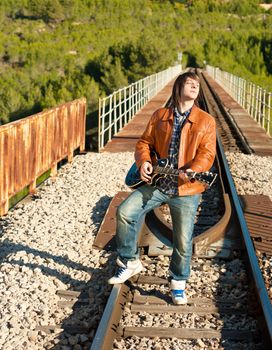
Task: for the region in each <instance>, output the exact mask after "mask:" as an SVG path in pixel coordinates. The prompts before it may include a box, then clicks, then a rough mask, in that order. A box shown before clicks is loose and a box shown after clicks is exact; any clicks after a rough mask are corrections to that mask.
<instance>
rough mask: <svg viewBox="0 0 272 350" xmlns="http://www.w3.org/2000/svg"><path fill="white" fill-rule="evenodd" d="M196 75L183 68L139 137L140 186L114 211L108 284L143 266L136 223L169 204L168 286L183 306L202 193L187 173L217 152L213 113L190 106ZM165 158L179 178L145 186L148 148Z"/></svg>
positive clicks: (148, 171) (149, 163)
mask: <svg viewBox="0 0 272 350" xmlns="http://www.w3.org/2000/svg"><path fill="white" fill-rule="evenodd" d="M199 88H200V87H199V78H198V76H197V75H196V74H194V73H192V72H186V73H183V74H181V75H179V76H178V78H177V79H176V81H175V83H174V86H173V91H172V97H171V103H170V107H169V108H160V109H158V110H157V111H156V112H155V113H154V114H153V115H152V117H151V119H150V121H149V123H148V125H147V127H146V130H145V131H144V133H143V135H142V137H141V138H140V139H139V140H138V142H137V144H136V150H135V160H136V164H137V167H138V169H139V170H140V174H141V179H142V180H143V181H145V182H147V184H145V185H143V186H141V187H139V188H138V189H137V190H135V191H134V192H132V193H131V195H130V196H129V197H128V198H127V199H126V200H125V201H124V202H123V203H122V204H121V205H120V206H119V208H118V210H117V232H116V242H117V252H118V255H119V256H118V258H117V265H118V269H117V272H116V274H115V275H114V276H113V277H112V278H110V279H109V283H110V284H115V283H123V282H124V281H126V280H127V279H129V278H130V277H131V276H134V275H135V274H137V273H139V272H140V271H142V270H143V266H142V263H141V261H140V259H139V249H138V246H137V238H138V224H139V222H141V218H142V217H143V215H145V214H146V213H147V212H148V211H150V210H151V209H153V208H156V207H159V206H160V205H161V204H162V203H166V204H168V206H169V208H170V214H171V217H172V224H173V253H172V257H171V262H170V266H169V274H170V278H171V280H170V288H171V295H172V299H173V302H174V303H175V304H186V303H187V297H186V293H185V286H186V280H187V279H188V278H189V275H190V261H191V256H192V234H193V226H194V218H195V214H196V211H197V208H198V204H199V200H200V196H201V193H202V192H203V191H204V190H205V187H204V185H203V184H201V183H200V182H198V181H195V182H190V181H189V178H188V176H187V175H186V173H188V172H191V171H194V172H203V171H208V170H209V169H210V168H211V166H212V164H213V161H214V157H215V153H216V127H215V121H214V119H213V117H212V116H210V115H209V114H208V113H206V112H204V111H202V110H201V109H200V108H198V107H197V106H196V105H195V100H196V98H197V96H198V93H199ZM153 151H155V152H156V154H157V155H158V157H159V158H168V160H169V164H170V165H171V167H172V168H175V169H180V170H181V173H180V175H179V176H178V177H174V176H172V177H171V176H166V177H164V178H162V179H160V180H159V181H158V182H157V183H156V186H150V184H148V182H149V181H150V179H151V174H152V170H153V166H152V159H151V152H153Z"/></svg>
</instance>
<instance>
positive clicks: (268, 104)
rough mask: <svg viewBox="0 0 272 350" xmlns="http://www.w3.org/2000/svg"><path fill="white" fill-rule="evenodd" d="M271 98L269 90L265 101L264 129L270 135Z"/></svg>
mask: <svg viewBox="0 0 272 350" xmlns="http://www.w3.org/2000/svg"><path fill="white" fill-rule="evenodd" d="M271 99H272V94H271V92H269V94H268V103H267V128H266V131H267V132H268V134H269V135H270V134H271V132H270V126H271V114H272V113H271Z"/></svg>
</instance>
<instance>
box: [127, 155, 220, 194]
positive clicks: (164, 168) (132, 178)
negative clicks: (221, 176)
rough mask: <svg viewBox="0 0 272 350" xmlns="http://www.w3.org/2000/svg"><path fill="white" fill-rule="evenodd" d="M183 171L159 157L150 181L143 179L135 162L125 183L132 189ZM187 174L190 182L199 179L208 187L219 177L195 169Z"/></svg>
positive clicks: (177, 174)
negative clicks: (172, 166)
mask: <svg viewBox="0 0 272 350" xmlns="http://www.w3.org/2000/svg"><path fill="white" fill-rule="evenodd" d="M182 172H183V171H182V170H179V169H173V168H171V167H170V166H169V160H168V159H167V158H163V159H158V160H157V164H155V165H153V173H152V174H151V180H150V182H145V181H143V180H142V179H141V175H140V172H139V170H138V168H137V166H136V163H134V164H133V165H132V166H131V168H130V169H129V171H128V173H127V176H126V178H125V184H126V185H127V186H128V187H130V188H132V189H136V188H138V187H140V186H142V185H144V184H149V185H151V186H155V185H156V183H157V181H158V180H159V179H160V178H162V177H165V176H179V174H180V173H182ZM186 175H187V176H188V178H189V181H190V182H195V181H199V182H201V183H203V184H205V185H206V187H211V186H212V184H213V183H214V181H215V179H216V177H217V174H215V173H212V172H209V171H206V172H201V173H197V172H195V171H193V172H190V173H186Z"/></svg>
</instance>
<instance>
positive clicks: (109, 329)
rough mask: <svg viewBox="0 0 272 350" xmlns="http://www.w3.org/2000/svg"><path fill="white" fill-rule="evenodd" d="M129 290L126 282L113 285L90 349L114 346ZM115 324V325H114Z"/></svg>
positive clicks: (106, 349)
mask: <svg viewBox="0 0 272 350" xmlns="http://www.w3.org/2000/svg"><path fill="white" fill-rule="evenodd" d="M128 291H129V287H128V286H127V285H126V284H115V285H114V286H113V287H112V290H111V294H110V296H109V299H108V301H107V304H106V307H105V310H104V312H103V315H102V318H101V320H100V322H99V326H98V328H97V331H96V334H95V337H94V339H93V342H92V345H91V347H90V349H89V350H109V349H111V348H112V346H113V341H114V339H115V336H116V333H117V328H118V323H119V320H120V317H121V309H122V305H123V303H124V301H125V300H126V297H127V293H128ZM116 306H118V307H116ZM113 324H114V325H115V327H113Z"/></svg>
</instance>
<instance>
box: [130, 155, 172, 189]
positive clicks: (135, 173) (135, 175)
mask: <svg viewBox="0 0 272 350" xmlns="http://www.w3.org/2000/svg"><path fill="white" fill-rule="evenodd" d="M168 162H169V161H168V159H166V158H165V159H158V160H157V166H159V167H162V168H166V167H167V165H168ZM165 176H166V174H160V173H153V174H152V175H151V181H150V182H145V181H143V180H141V175H140V172H139V170H138V168H137V165H136V163H133V165H132V166H131V168H130V169H129V171H128V173H127V176H126V178H125V184H126V185H127V186H128V187H130V188H133V189H136V188H138V187H140V186H142V185H145V184H148V185H152V186H155V185H156V182H157V181H158V180H159V179H160V178H162V177H165Z"/></svg>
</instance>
